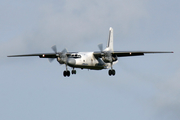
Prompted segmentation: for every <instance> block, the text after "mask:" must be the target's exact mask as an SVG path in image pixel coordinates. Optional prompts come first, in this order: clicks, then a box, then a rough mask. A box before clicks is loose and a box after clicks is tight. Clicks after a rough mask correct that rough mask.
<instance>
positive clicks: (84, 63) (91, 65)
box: [68, 52, 117, 70]
mask: <svg viewBox="0 0 180 120" xmlns="http://www.w3.org/2000/svg"><path fill="white" fill-rule="evenodd" d="M69 58H72V59H73V58H74V60H75V63H74V64H68V66H70V67H73V68H81V69H92V70H101V69H107V68H109V67H111V64H110V63H105V62H103V60H102V59H101V58H95V57H94V55H93V52H78V53H72V54H71V56H69ZM115 63H117V61H116V62H114V63H113V64H115Z"/></svg>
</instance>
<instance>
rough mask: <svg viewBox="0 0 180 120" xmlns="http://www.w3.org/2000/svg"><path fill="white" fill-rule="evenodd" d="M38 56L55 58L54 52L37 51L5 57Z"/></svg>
mask: <svg viewBox="0 0 180 120" xmlns="http://www.w3.org/2000/svg"><path fill="white" fill-rule="evenodd" d="M29 56H39V57H40V58H56V57H57V55H56V53H37V54H24V55H9V56H7V57H29Z"/></svg>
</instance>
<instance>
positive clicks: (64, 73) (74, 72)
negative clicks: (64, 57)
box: [63, 69, 76, 77]
mask: <svg viewBox="0 0 180 120" xmlns="http://www.w3.org/2000/svg"><path fill="white" fill-rule="evenodd" d="M71 74H76V70H74V69H73V70H72V71H71ZM63 75H64V77H66V76H67V77H69V76H70V71H69V70H65V71H64V72H63Z"/></svg>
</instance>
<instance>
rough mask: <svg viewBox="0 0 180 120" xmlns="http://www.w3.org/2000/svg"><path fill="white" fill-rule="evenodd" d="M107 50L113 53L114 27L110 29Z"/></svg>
mask: <svg viewBox="0 0 180 120" xmlns="http://www.w3.org/2000/svg"><path fill="white" fill-rule="evenodd" d="M106 49H107V50H108V51H113V28H112V27H110V28H109V40H108V44H107V48H106Z"/></svg>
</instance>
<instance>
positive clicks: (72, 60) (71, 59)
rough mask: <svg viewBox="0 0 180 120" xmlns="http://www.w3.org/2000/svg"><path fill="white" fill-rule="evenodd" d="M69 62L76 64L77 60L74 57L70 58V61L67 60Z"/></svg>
mask: <svg viewBox="0 0 180 120" xmlns="http://www.w3.org/2000/svg"><path fill="white" fill-rule="evenodd" d="M67 63H68V64H69V65H75V64H76V60H75V59H74V58H69V59H68V61H67Z"/></svg>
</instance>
